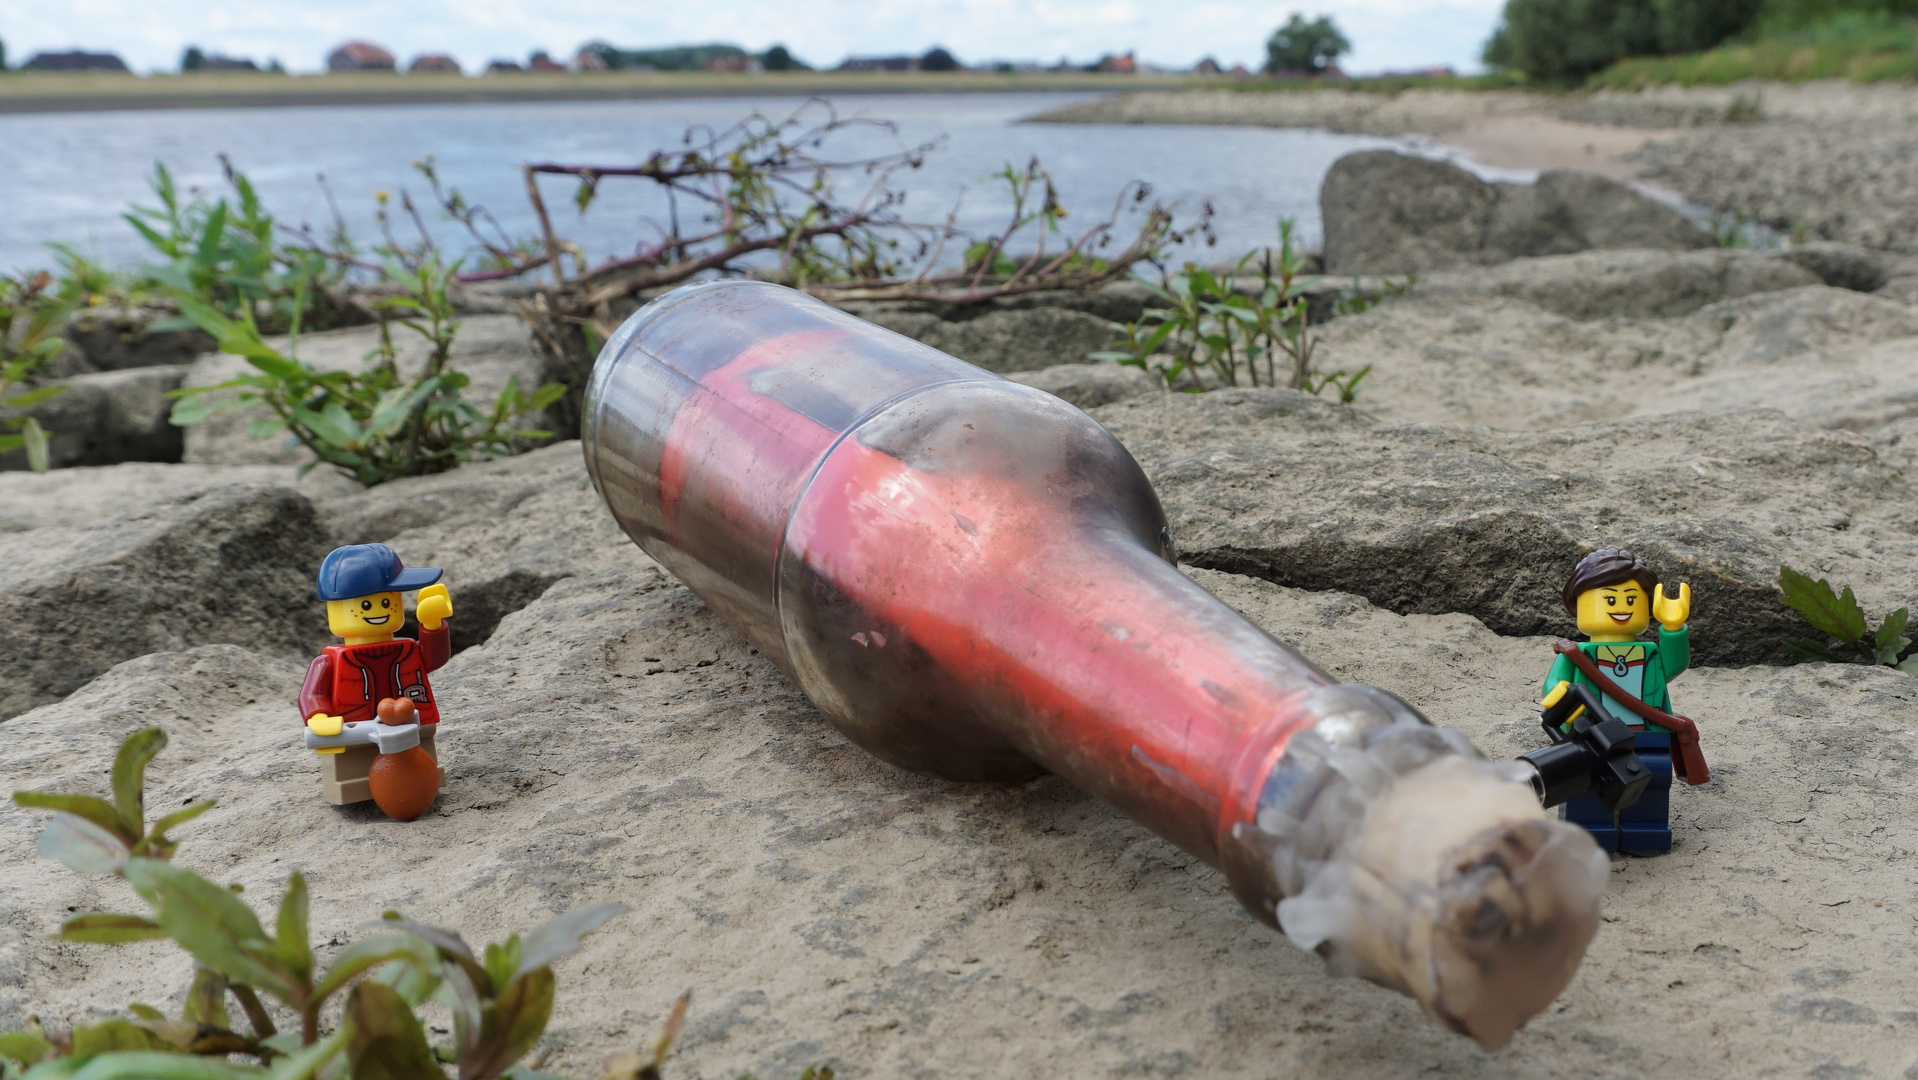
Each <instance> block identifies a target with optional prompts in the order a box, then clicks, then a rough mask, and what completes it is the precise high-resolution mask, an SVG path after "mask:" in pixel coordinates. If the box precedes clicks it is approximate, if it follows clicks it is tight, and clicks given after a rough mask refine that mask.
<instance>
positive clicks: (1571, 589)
mask: <svg viewBox="0 0 1918 1080" xmlns="http://www.w3.org/2000/svg"><path fill="white" fill-rule="evenodd" d="M1627 581H1636V582H1638V584H1639V587H1640V588H1642V589H1644V590H1645V595H1646V596H1648V597H1649V596H1651V595H1652V593H1653V591H1654V590H1656V589H1657V588H1658V575H1657V574H1656V573H1653V572H1652V568H1651V567H1649V566H1646V565H1645V560H1643V559H1641V558H1639V557H1638V556H1636V555H1633V554H1632V553H1631V552H1629V551H1626V550H1625V549H1624V548H1599V549H1598V550H1597V551H1594V552H1592V553H1591V554H1590V555H1587V556H1585V557H1584V558H1582V559H1580V560H1578V565H1577V566H1575V567H1573V568H1572V576H1571V577H1570V578H1569V579H1567V580H1566V582H1565V592H1564V593H1563V594H1561V595H1562V599H1563V600H1564V601H1565V610H1566V611H1569V612H1571V613H1572V615H1573V616H1577V615H1578V596H1579V594H1580V593H1582V592H1586V591H1588V590H1591V589H1602V588H1604V587H1605V586H1607V585H1619V584H1623V583H1624V582H1627Z"/></svg>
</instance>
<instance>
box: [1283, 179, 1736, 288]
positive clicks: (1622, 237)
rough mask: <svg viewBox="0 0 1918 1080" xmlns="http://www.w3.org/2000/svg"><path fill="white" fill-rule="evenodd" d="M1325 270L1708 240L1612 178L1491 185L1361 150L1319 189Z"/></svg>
mask: <svg viewBox="0 0 1918 1080" xmlns="http://www.w3.org/2000/svg"><path fill="white" fill-rule="evenodd" d="M1319 208H1320V213H1321V215H1322V218H1323V221H1324V229H1325V256H1324V257H1325V269H1326V272H1327V273H1333V274H1358V273H1367V274H1411V273H1422V272H1428V271H1432V270H1448V269H1454V268H1458V267H1464V266H1475V265H1490V264H1495V263H1500V262H1505V261H1507V260H1510V259H1514V258H1519V257H1523V256H1538V255H1565V254H1570V253H1573V252H1579V251H1586V250H1590V249H1594V248H1646V249H1662V250H1669V251H1683V250H1689V249H1692V248H1702V247H1709V246H1711V243H1712V241H1711V237H1710V236H1709V235H1707V234H1706V233H1705V232H1704V231H1703V230H1702V229H1700V228H1699V227H1698V226H1697V225H1694V224H1693V223H1692V222H1691V221H1689V220H1688V219H1686V217H1685V216H1684V215H1683V214H1680V213H1679V212H1678V211H1676V210H1673V209H1672V208H1671V207H1669V206H1666V205H1665V204H1663V203H1660V202H1658V201H1657V200H1655V199H1652V198H1649V197H1647V196H1645V195H1642V194H1640V193H1639V192H1637V191H1634V190H1632V189H1631V188H1630V187H1627V186H1626V185H1624V184H1621V183H1619V182H1617V181H1616V180H1610V179H1607V178H1605V177H1602V176H1595V175H1592V174H1589V173H1576V172H1569V171H1550V172H1546V173H1544V174H1542V175H1541V176H1540V177H1539V179H1538V183H1536V184H1531V185H1524V184H1505V183H1487V182H1486V181H1483V180H1480V179H1479V178H1478V177H1476V176H1474V175H1472V174H1471V173H1469V172H1467V171H1465V170H1464V169H1461V168H1459V167H1458V166H1456V165H1452V164H1449V163H1447V162H1442V161H1433V160H1431V159H1428V158H1419V157H1410V156H1407V155H1404V154H1398V153H1394V152H1392V151H1390V150H1367V151H1362V152H1360V153H1356V154H1349V155H1347V156H1345V157H1343V158H1340V159H1339V160H1338V162H1337V163H1335V164H1334V165H1333V166H1332V169H1331V171H1330V172H1328V173H1327V174H1326V177H1325V181H1324V184H1323V185H1322V186H1321V187H1320V189H1319Z"/></svg>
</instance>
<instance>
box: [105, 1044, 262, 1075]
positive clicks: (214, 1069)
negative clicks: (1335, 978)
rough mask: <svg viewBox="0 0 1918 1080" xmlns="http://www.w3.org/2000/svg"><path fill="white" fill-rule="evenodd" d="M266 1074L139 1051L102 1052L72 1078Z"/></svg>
mask: <svg viewBox="0 0 1918 1080" xmlns="http://www.w3.org/2000/svg"><path fill="white" fill-rule="evenodd" d="M264 1075H266V1074H265V1073H264V1072H262V1071H261V1070H259V1069H255V1068H250V1067H248V1066H245V1065H229V1064H228V1063H227V1062H225V1061H223V1060H221V1059H219V1058H210V1057H200V1056H198V1055H196V1054H168V1053H154V1052H152V1051H141V1052H136V1053H115V1054H104V1055H101V1056H100V1057H97V1058H94V1059H93V1060H92V1061H89V1062H87V1064H86V1065H85V1067H83V1068H82V1069H80V1071H79V1072H76V1073H74V1074H73V1077H72V1080H239V1078H241V1077H258V1076H264Z"/></svg>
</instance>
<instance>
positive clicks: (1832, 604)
mask: <svg viewBox="0 0 1918 1080" xmlns="http://www.w3.org/2000/svg"><path fill="white" fill-rule="evenodd" d="M1778 587H1779V589H1781V590H1783V592H1784V594H1785V606H1786V607H1789V608H1791V609H1792V610H1793V611H1796V612H1797V613H1799V614H1800V615H1803V616H1804V617H1805V621H1806V622H1808V623H1810V624H1811V626H1812V629H1814V630H1817V631H1818V632H1819V633H1821V634H1824V635H1825V636H1826V637H1827V638H1829V639H1830V640H1829V641H1823V642H1821V641H1808V640H1805V639H1803V638H1787V639H1785V647H1786V648H1788V649H1790V650H1791V653H1792V656H1793V658H1794V659H1796V660H1797V661H1798V662H1799V663H1801V664H1802V663H1812V662H1816V661H1824V662H1827V663H1835V664H1836V663H1853V664H1882V665H1884V666H1886V667H1895V668H1897V669H1898V670H1899V671H1902V672H1904V673H1906V674H1907V675H1918V653H1914V654H1912V655H1911V656H1907V657H1905V658H1904V659H1903V660H1900V659H1899V656H1900V655H1901V654H1903V653H1904V651H1905V649H1906V648H1908V647H1909V646H1910V645H1911V639H1910V638H1908V637H1906V636H1905V623H1906V620H1907V618H1908V617H1909V613H1908V612H1907V611H1906V609H1904V608H1899V609H1898V610H1897V611H1894V612H1892V613H1891V614H1890V615H1887V616H1886V617H1885V621H1884V622H1882V623H1879V624H1878V628H1877V629H1875V630H1874V629H1872V628H1871V626H1870V624H1869V623H1868V622H1867V621H1866V619H1865V611H1864V609H1863V608H1861V607H1859V606H1858V599H1857V598H1856V597H1854V596H1853V595H1852V594H1851V587H1850V586H1849V585H1848V586H1846V587H1845V590H1844V592H1842V593H1835V592H1833V591H1832V587H1831V582H1829V581H1826V580H1825V579H1823V578H1819V579H1818V580H1816V581H1814V580H1812V579H1811V578H1810V577H1808V576H1806V575H1804V574H1801V573H1799V572H1798V571H1796V570H1793V569H1792V568H1791V567H1789V566H1780V567H1779V568H1778Z"/></svg>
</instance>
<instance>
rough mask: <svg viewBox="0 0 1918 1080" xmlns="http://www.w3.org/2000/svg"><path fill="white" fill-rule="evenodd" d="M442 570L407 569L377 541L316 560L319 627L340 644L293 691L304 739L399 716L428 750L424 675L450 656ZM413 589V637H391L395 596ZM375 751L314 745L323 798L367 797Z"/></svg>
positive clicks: (396, 616)
mask: <svg viewBox="0 0 1918 1080" xmlns="http://www.w3.org/2000/svg"><path fill="white" fill-rule="evenodd" d="M440 575H441V571H440V570H439V569H438V568H436V567H416V568H410V569H409V568H408V567H407V566H406V565H405V564H404V563H402V562H401V561H400V557H399V555H398V554H397V553H396V552H394V550H393V549H392V548H390V547H387V546H386V545H385V544H354V545H351V546H349V547H343V548H337V549H335V550H334V551H333V553H332V554H330V555H328V556H327V557H326V559H325V561H323V562H322V563H321V564H320V576H319V593H320V599H322V600H324V601H326V624H327V626H328V628H329V629H331V630H332V631H333V633H334V634H336V635H338V636H339V637H340V638H341V639H343V643H342V644H339V645H329V646H327V647H326V649H325V650H323V651H322V652H321V653H320V655H319V656H317V657H315V658H314V660H313V663H312V665H311V666H310V667H308V668H307V671H306V682H305V683H304V684H302V685H301V687H300V698H299V706H300V718H301V719H302V720H303V721H305V723H306V727H307V730H308V731H309V732H310V733H311V734H310V736H309V738H308V740H307V741H308V743H309V745H311V744H312V743H314V742H316V741H317V742H321V743H323V744H330V743H333V742H338V741H340V737H341V735H342V731H343V729H347V728H349V727H351V728H354V729H356V730H357V729H358V726H359V725H364V724H367V723H368V722H369V721H376V720H377V721H380V722H381V723H384V724H388V725H393V724H394V723H395V720H396V719H402V718H403V719H404V720H405V721H406V722H408V723H416V724H417V725H418V734H419V741H418V745H419V746H422V747H424V748H425V750H426V752H427V753H428V754H431V753H432V752H433V738H432V735H433V725H436V724H438V723H439V719H440V716H439V706H438V705H437V704H436V703H435V702H434V700H433V688H432V686H431V685H430V684H429V683H428V682H427V681H426V676H427V673H428V672H430V671H434V670H436V669H438V668H439V667H441V666H442V665H444V664H445V663H446V661H447V658H448V657H449V656H451V655H452V645H451V641H450V638H451V633H452V631H451V629H450V628H449V627H448V625H447V620H448V619H450V618H451V617H452V615H453V601H452V599H451V597H449V596H448V595H447V591H446V586H444V585H440V584H437V582H438V581H439V579H440ZM414 589H418V590H420V595H419V602H418V604H417V606H416V611H415V613H416V615H417V617H418V619H419V639H418V640H417V641H416V640H414V639H412V638H403V637H397V636H395V632H396V631H398V630H399V629H400V628H401V627H403V626H404V625H405V623H406V611H405V608H404V607H402V605H401V599H402V597H401V594H402V593H406V592H411V591H413V590H414ZM382 703H386V705H387V707H386V708H385V709H382V708H381V705H382ZM396 726H403V725H396ZM387 741H389V742H390V741H391V740H390V739H389V740H387ZM381 749H382V746H379V745H375V744H372V743H366V742H362V743H359V744H355V745H343V746H333V745H322V746H320V747H316V752H317V753H319V754H322V755H324V756H323V758H322V761H323V762H324V780H325V785H324V792H325V797H326V800H327V801H328V802H331V803H338V804H345V803H354V802H362V801H364V800H366V799H370V798H373V797H374V796H373V794H372V792H371V791H370V789H369V786H368V783H367V780H366V777H367V775H368V770H369V768H370V766H371V764H372V762H373V760H374V759H375V758H376V757H378V756H379V752H380V750H381Z"/></svg>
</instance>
